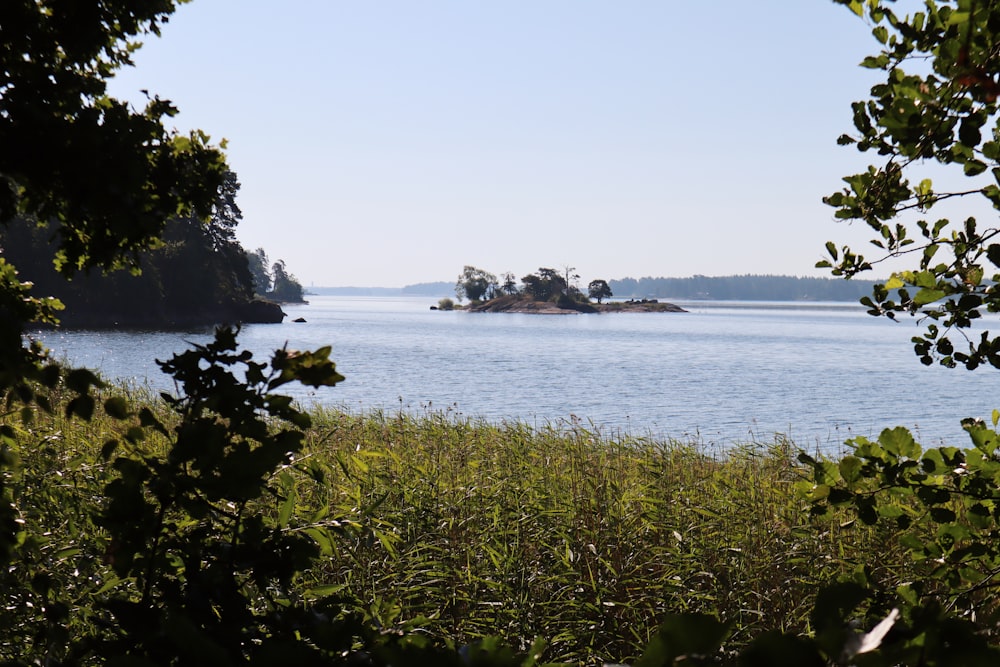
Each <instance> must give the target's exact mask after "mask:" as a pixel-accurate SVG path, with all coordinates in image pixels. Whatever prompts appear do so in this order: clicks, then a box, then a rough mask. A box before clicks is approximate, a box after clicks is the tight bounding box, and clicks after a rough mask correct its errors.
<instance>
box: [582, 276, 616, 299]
mask: <svg viewBox="0 0 1000 667" xmlns="http://www.w3.org/2000/svg"><path fill="white" fill-rule="evenodd" d="M587 296H588V297H590V298H591V299H596V300H597V303H600V302H601V300H602V299H610V298H611V297H613V296H614V294H613V293H612V292H611V287H610V286H609V285H608V281H606V280H591V281H590V284H589V285H587Z"/></svg>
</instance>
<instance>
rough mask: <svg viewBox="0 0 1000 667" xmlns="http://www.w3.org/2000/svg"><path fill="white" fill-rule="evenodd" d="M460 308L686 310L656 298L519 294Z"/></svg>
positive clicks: (569, 312) (477, 310)
mask: <svg viewBox="0 0 1000 667" xmlns="http://www.w3.org/2000/svg"><path fill="white" fill-rule="evenodd" d="M463 310H467V311H469V312H472V313H533V314H539V315H572V314H576V313H685V312H687V311H686V310H684V309H683V308H681V307H680V306H678V305H676V304H673V303H668V302H666V301H658V300H656V299H641V300H630V301H612V302H610V303H586V302H583V301H574V300H572V299H559V300H556V301H538V300H536V299H532V298H530V297H526V296H523V295H520V294H513V295H505V296H500V297H497V298H495V299H490V300H488V301H483V302H481V303H473V304H470V305H468V306H466V307H465V308H463Z"/></svg>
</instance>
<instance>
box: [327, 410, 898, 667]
mask: <svg viewBox="0 0 1000 667" xmlns="http://www.w3.org/2000/svg"><path fill="white" fill-rule="evenodd" d="M315 418H316V419H315V425H314V429H313V432H312V434H311V435H312V440H311V443H310V449H311V453H312V455H313V456H315V457H317V458H318V459H320V460H325V461H328V462H329V466H330V470H331V474H332V475H333V487H335V489H336V490H335V492H334V496H335V497H334V499H333V503H334V504H335V511H336V512H338V513H339V514H341V515H342V516H344V517H349V518H351V519H352V520H353V521H355V522H357V524H358V525H362V526H365V527H367V528H369V529H370V531H360V532H358V533H357V535H356V536H355V537H354V538H353V539H350V540H345V541H344V542H343V544H342V545H341V548H340V549H339V550H338V551H337V553H335V554H332V555H331V557H330V559H329V561H328V562H326V563H325V565H324V567H323V571H322V573H321V574H318V575H317V576H323V577H326V578H327V579H328V580H329V581H331V582H339V583H341V584H343V586H344V592H345V593H347V594H349V595H351V596H353V597H354V598H355V599H356V600H357V601H358V602H359V603H361V604H368V605H370V613H371V614H372V616H373V617H374V618H375V619H376V620H378V621H379V622H381V623H383V624H385V625H386V626H394V625H399V626H404V627H411V628H412V627H419V628H420V629H421V630H422V631H423V632H427V633H429V634H431V635H434V636H436V637H439V638H448V639H452V640H454V641H457V642H460V643H461V642H465V641H468V640H470V639H472V638H475V637H479V636H482V635H500V636H502V637H504V638H506V639H507V640H508V641H511V642H514V643H517V642H530V641H531V639H532V638H534V637H536V636H537V637H545V638H547V639H548V640H549V642H550V646H551V654H550V655H548V656H547V658H549V659H553V660H571V661H584V662H586V661H600V660H627V659H629V658H633V657H635V656H636V654H637V653H638V652H639V651H640V650H641V647H642V646H644V645H645V643H646V642H647V640H648V639H649V637H650V634H651V633H652V632H653V631H654V630H655V629H656V627H657V625H658V622H659V620H660V618H661V617H662V616H663V615H664V614H665V613H666V612H668V611H682V610H690V611H708V612H713V613H718V614H719V615H720V616H721V617H722V618H723V619H724V620H727V621H730V622H732V623H733V625H734V627H735V628H736V637H735V639H736V641H737V642H739V640H740V639H741V638H745V639H749V638H750V637H752V636H754V635H756V634H758V633H759V632H760V631H762V630H764V629H771V628H781V629H786V630H787V629H791V630H797V629H798V630H805V629H806V624H807V615H808V610H809V609H810V608H811V604H812V596H811V592H812V591H813V590H814V589H815V587H816V586H817V585H818V584H820V583H822V582H825V581H828V580H829V579H830V578H832V577H833V576H835V575H839V574H843V573H845V571H846V570H848V569H849V568H850V567H852V565H853V564H855V563H857V564H863V563H866V562H871V561H872V560H873V559H874V560H875V561H876V562H877V561H878V556H879V555H880V554H881V555H883V556H885V557H886V558H888V557H889V556H888V554H887V553H886V552H887V550H891V549H892V548H893V547H892V546H891V543H887V542H885V541H884V540H882V539H881V538H880V537H879V536H877V535H875V534H873V533H872V532H871V531H867V530H862V529H859V528H854V527H852V528H851V529H849V530H848V529H843V528H841V527H840V525H839V524H838V523H832V524H829V525H823V526H817V525H813V524H812V523H811V522H810V520H809V518H808V514H807V511H806V505H805V503H804V502H803V501H802V500H801V498H800V497H799V496H798V495H797V494H796V492H795V490H794V489H793V485H794V483H795V482H797V481H799V480H800V479H802V475H803V470H802V469H801V468H800V467H798V466H797V464H796V463H795V462H794V455H795V450H794V447H793V446H792V444H791V443H788V442H786V441H781V440H779V441H777V442H775V443H773V444H771V445H766V446H765V445H747V446H743V447H737V448H735V449H733V450H732V451H730V452H727V453H725V454H724V455H715V456H712V455H708V454H706V453H705V452H704V451H702V450H701V449H699V448H698V447H697V446H694V445H690V444H685V443H682V442H675V441H669V442H660V441H655V440H649V439H643V438H631V437H626V436H622V437H605V436H602V435H601V434H599V433H597V432H594V431H593V430H589V429H587V428H585V427H583V426H581V425H580V424H575V425H574V426H573V427H572V428H569V429H563V428H556V427H553V426H545V427H542V428H533V427H529V426H527V425H525V424H523V423H517V422H508V423H502V424H491V423H486V422H483V421H478V420H474V419H467V418H451V417H449V416H447V415H444V414H431V415H426V416H421V417H413V416H410V415H406V414H402V413H400V414H395V415H390V414H386V413H373V414H369V415H367V416H357V415H349V414H344V413H340V412H331V411H323V410H317V412H316V414H315ZM373 603H374V604H373ZM525 648H526V647H525Z"/></svg>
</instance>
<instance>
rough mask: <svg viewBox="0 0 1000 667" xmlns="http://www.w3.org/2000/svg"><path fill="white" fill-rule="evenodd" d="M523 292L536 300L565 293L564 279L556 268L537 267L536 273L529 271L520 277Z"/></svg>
mask: <svg viewBox="0 0 1000 667" xmlns="http://www.w3.org/2000/svg"><path fill="white" fill-rule="evenodd" d="M521 282H522V283H523V284H524V293H525V294H526V295H528V296H530V297H532V298H533V299H535V300H537V301H548V300H550V299H553V298H556V297H558V296H560V295H561V294H563V293H565V292H566V290H567V289H568V287H569V286H568V284H567V282H566V279H565V278H563V277H562V276H561V275H559V272H558V271H557V270H556V269H549V268H545V267H542V268H539V269H538V273H529V274H528V275H526V276H524V277H523V278H521Z"/></svg>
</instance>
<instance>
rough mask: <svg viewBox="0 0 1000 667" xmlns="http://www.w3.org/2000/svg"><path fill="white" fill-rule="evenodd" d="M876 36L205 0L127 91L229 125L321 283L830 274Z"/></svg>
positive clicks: (402, 1)
mask: <svg viewBox="0 0 1000 667" xmlns="http://www.w3.org/2000/svg"><path fill="white" fill-rule="evenodd" d="M875 46H876V43H875V42H874V40H873V39H872V38H871V36H870V33H869V31H868V28H867V27H866V25H865V24H864V22H862V21H861V20H860V19H858V18H857V17H855V16H854V15H853V14H851V13H850V12H849V11H848V10H847V9H846V8H844V7H841V6H838V5H834V4H833V3H832V2H830V1H829V0H758V1H757V2H746V1H745V0H718V1H716V2H675V1H670V0H614V1H612V0H600V1H597V0H493V1H491V2H488V1H485V0H484V1H476V0H423V1H422V2H414V1H413V0H354V1H353V2H347V1H344V0H289V1H288V2H282V3H275V2H273V1H264V0H194V1H193V2H191V3H190V4H187V5H183V6H181V7H180V9H179V10H178V12H177V13H176V14H175V15H174V17H173V18H172V19H171V21H170V22H169V23H168V24H167V25H165V26H164V27H163V34H162V37H161V38H159V39H157V38H155V37H152V36H151V37H150V38H149V39H147V40H146V44H145V45H144V46H143V48H142V49H141V50H140V51H139V52H138V53H137V54H136V67H135V68H131V69H129V70H126V71H123V72H121V73H120V74H119V75H118V76H117V77H116V79H115V81H114V82H113V85H112V93H113V94H115V95H117V96H119V97H123V98H127V99H135V100H141V99H142V98H141V95H140V94H139V93H138V91H139V90H140V89H143V88H146V89H148V90H149V91H150V92H151V93H155V94H158V95H160V96H161V97H164V98H167V99H170V100H172V101H173V102H174V103H175V104H176V105H177V106H179V107H180V109H181V113H180V115H179V116H177V117H176V118H175V119H174V121H175V122H176V125H177V127H178V128H180V129H182V130H188V129H191V128H200V129H203V130H205V131H206V132H208V133H209V134H210V135H211V136H212V137H213V139H222V138H226V139H227V140H228V142H229V149H228V156H229V162H230V165H231V166H232V168H233V169H234V170H235V171H236V173H237V174H238V175H239V179H240V181H241V183H242V185H243V187H242V190H241V192H240V196H239V200H238V201H239V205H240V207H241V208H242V210H243V214H244V220H243V222H242V224H241V226H240V229H239V233H238V235H239V238H240V240H241V241H242V242H243V244H244V246H245V247H247V248H248V249H254V248H257V247H264V248H265V250H267V252H268V254H269V255H270V257H271V258H272V259H276V258H282V259H284V260H285V261H286V263H287V264H288V267H289V269H290V270H291V271H292V273H294V274H295V275H296V276H297V277H298V278H299V279H300V280H301V281H302V282H303V284H305V285H307V286H308V285H317V286H320V285H330V286H332V285H363V286H390V287H391V286H402V285H406V284H410V283H416V282H427V281H436V280H454V279H455V278H456V277H457V275H458V273H459V272H460V271H461V269H462V266H463V265H465V264H473V265H476V266H478V267H481V268H483V269H486V270H488V271H491V272H493V273H497V274H500V273H503V272H506V271H511V272H513V273H515V274H516V275H517V276H518V277H520V276H522V275H524V274H525V273H528V272H530V271H534V270H536V269H537V268H538V267H539V266H551V267H554V268H562V267H565V266H567V265H569V266H573V267H576V269H577V272H578V273H580V274H581V276H582V278H583V281H584V283H586V282H587V281H589V280H591V279H593V278H606V279H613V278H622V277H626V276H632V277H636V278H638V277H641V276H689V275H693V274H699V273H700V274H706V275H723V274H733V273H781V274H793V275H825V274H823V273H822V272H819V271H817V270H815V269H813V268H812V267H813V265H814V264H815V262H816V261H817V259H819V258H820V257H821V256H822V254H823V244H824V242H826V241H828V240H835V241H837V242H838V244H840V243H843V242H847V241H850V242H852V243H855V244H858V245H861V244H862V243H863V241H864V240H866V239H867V238H868V234H867V233H866V232H865V230H864V229H862V228H861V227H860V226H855V227H848V226H846V225H843V224H840V223H836V222H834V220H833V216H832V209H830V208H828V207H826V206H824V205H823V204H822V202H821V201H820V199H821V197H823V196H824V195H826V194H829V193H830V192H832V191H834V190H836V189H838V188H839V187H840V178H841V177H842V176H844V175H847V174H849V173H854V172H855V171H858V170H861V169H862V168H863V167H864V165H866V164H868V159H867V158H868V156H867V155H863V154H860V153H858V152H857V151H856V150H854V149H852V148H841V147H838V146H837V145H836V138H837V136H838V135H839V134H841V133H843V132H846V131H849V130H851V112H850V103H851V102H852V101H854V100H857V99H862V98H863V97H865V95H866V93H867V89H868V87H869V86H870V84H871V82H872V81H873V80H874V79H873V77H872V75H871V74H870V73H868V72H866V71H865V70H862V69H860V68H859V67H857V63H858V62H859V61H860V60H861V58H862V57H863V56H864V55H866V54H868V53H870V52H873V51H874V49H875Z"/></svg>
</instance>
